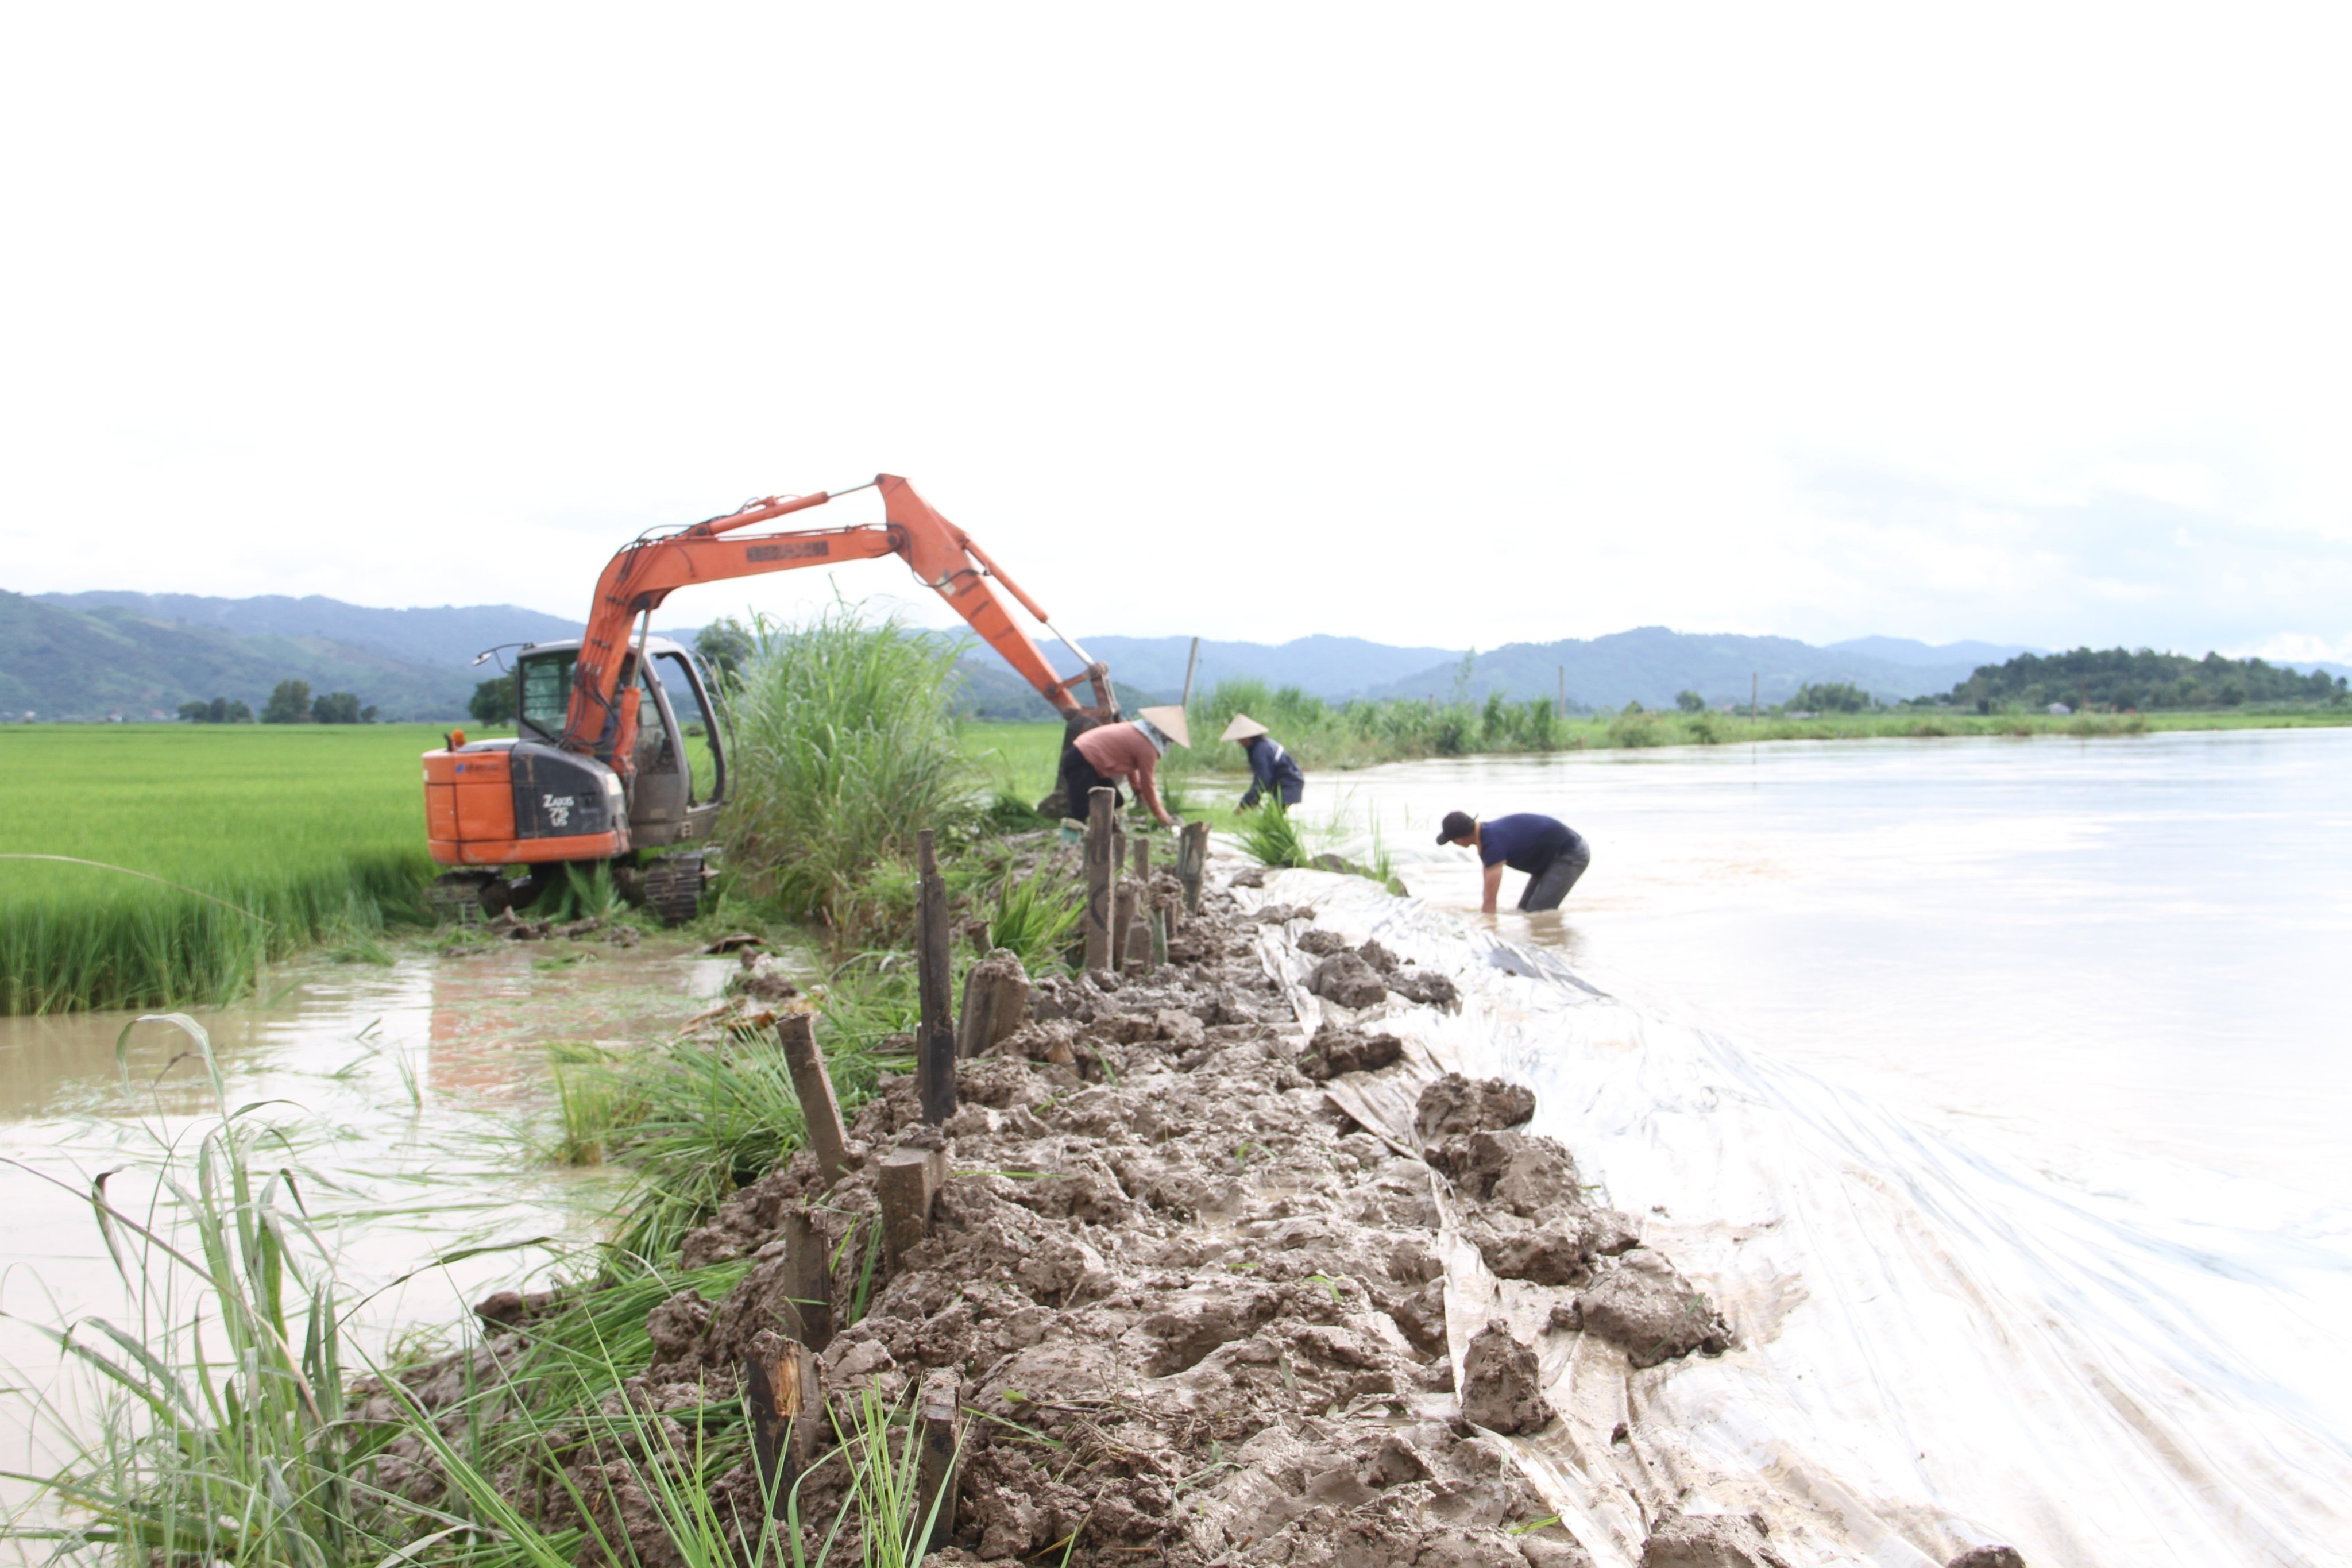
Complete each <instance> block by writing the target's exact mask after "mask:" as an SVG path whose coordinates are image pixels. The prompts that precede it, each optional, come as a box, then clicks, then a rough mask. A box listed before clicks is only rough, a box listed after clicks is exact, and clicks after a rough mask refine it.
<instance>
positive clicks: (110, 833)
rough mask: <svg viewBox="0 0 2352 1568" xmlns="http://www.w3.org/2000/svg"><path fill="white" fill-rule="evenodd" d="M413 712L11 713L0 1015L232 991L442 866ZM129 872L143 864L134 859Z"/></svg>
mask: <svg viewBox="0 0 2352 1568" xmlns="http://www.w3.org/2000/svg"><path fill="white" fill-rule="evenodd" d="M440 743H441V732H440V731H438V730H436V729H433V728H431V727H430V726H426V725H422V724H416V725H408V724H398V725H393V724H387V725H373V724H350V725H343V724H338V725H325V726H320V725H309V724H303V725H260V724H255V725H204V726H194V725H154V724H135V725H134V724H121V725H99V724H56V725H50V724H25V725H13V724H12V725H8V726H6V727H5V728H0V856H7V857H24V856H51V855H54V856H67V857H72V858H75V859H78V860H86V861H97V862H100V863H102V864H103V865H104V866H107V867H114V868H121V869H100V868H99V867H95V866H88V865H71V864H63V863H59V862H56V861H45V860H29V859H24V858H0V1013H33V1012H47V1011H57V1010H62V1009H73V1008H85V1007H135V1006H152V1005H163V1004H172V1003H184V1002H205V1001H220V1000H225V999H226V998H228V997H230V996H233V995H236V994H239V993H240V992H242V991H244V990H246V989H247V988H248V987H249V986H250V985H251V984H253V983H254V980H255V978H256V976H257V974H258V973H259V972H260V970H261V968H262V966H263V965H264V964H265V963H268V961H270V960H271V959H275V958H281V957H284V956H286V955H288V954H289V953H292V952H297V951H299V950H301V949H304V948H308V947H312V946H315V945H317V944H319V943H320V942H328V941H337V940H346V941H348V940H363V939H365V938H366V937H367V936H368V935H369V933H372V932H373V931H377V930H380V929H381V927H382V925H383V919H384V916H385V914H386V912H387V911H390V912H392V913H394V914H395V915H398V914H400V913H402V912H404V911H415V910H417V909H418V894H419V892H420V890H421V889H422V888H423V886H424V884H425V881H427V880H428V879H430V878H431V876H432V875H433V864H432V860H431V858H429V857H428V856H427V855H426V853H425V806H424V792H423V788H422V784H421V781H420V774H419V768H418V764H417V758H418V756H419V754H420V753H421V752H425V751H426V750H428V749H429V748H431V747H434V746H437V745H439V744H440ZM132 873H137V874H136V875H134V874H132Z"/></svg>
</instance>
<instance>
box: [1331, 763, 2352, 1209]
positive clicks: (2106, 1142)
mask: <svg viewBox="0 0 2352 1568" xmlns="http://www.w3.org/2000/svg"><path fill="white" fill-rule="evenodd" d="M1307 803H1308V805H1309V806H1310V807H1311V808H1312V811H1311V812H1310V816H1312V817H1313V818H1315V819H1316V820H1319V821H1324V822H1335V821H1336V823H1337V824H1338V825H1339V826H1340V828H1341V831H1342V837H1341V839H1340V842H1341V846H1342V847H1343V848H1345V849H1347V850H1349V852H1350V853H1354V854H1358V855H1361V854H1363V853H1364V852H1365V851H1366V849H1367V848H1368V847H1369V846H1370V839H1371V837H1372V830H1373V829H1374V828H1377V832H1378V836H1379V839H1380V841H1381V845H1382V846H1383V847H1385V848H1386V849H1387V851H1388V853H1389V854H1390V856H1391V858H1392V860H1393V862H1394V865H1395V868H1396V870H1397V872H1398V874H1399V875H1400V876H1402V878H1403V879H1404V880H1405V882H1406V884H1407V885H1408V886H1409V887H1410V888H1411V889H1412V891H1413V892H1414V893H1415V894H1416V895H1419V896H1422V897H1423V898H1426V899H1428V900H1430V901H1431V902H1432V903H1433V904H1434V905H1436V906H1438V907H1440V908H1444V909H1450V910H1458V911H1461V912H1464V913H1467V914H1471V915H1473V916H1474V917H1475V913H1476V910H1477V900H1478V888H1479V881H1478V869H1477V864H1476V861H1475V858H1474V857H1473V856H1472V855H1471V853H1470V852H1469V851H1467V850H1462V849H1454V848H1439V847H1436V846H1435V845H1434V844H1433V842H1432V841H1433V838H1434V837H1435V834H1436V825H1437V822H1438V820H1439V819H1440V818H1441V817H1442V816H1444V814H1445V813H1446V812H1447V811H1449V810H1454V809H1461V810H1465V811H1468V812H1471V813H1473V814H1474V815H1477V816H1500V815H1503V814H1505V813H1507V812H1512V811H1539V812H1543V813H1546V814H1548V815H1550V816H1557V817H1559V818H1560V819H1562V820H1563V821H1566V822H1568V823H1569V824H1570V825H1571V826H1574V827H1576V828H1577V829H1578V831H1580V832H1581V833H1582V834H1584V835H1585V837H1587V838H1588V839H1589V840H1590V841H1591V845H1592V867H1591V870H1590V871H1588V872H1587V873H1586V874H1585V877H1584V879H1583V880H1582V881H1581V882H1580V884H1579V885H1578V887H1577V889H1576V890H1575V891H1574V893H1572V894H1571V895H1570V898H1569V900H1568V902H1567V904H1566V905H1565V907H1564V908H1563V910H1561V911H1560V912H1559V913H1558V914H1554V915H1538V916H1527V915H1520V914H1517V913H1516V912H1515V911H1513V910H1511V908H1510V906H1511V904H1512V903H1513V902H1514V901H1515V900H1517V896H1518V890H1519V888H1520V887H1521V886H1522V885H1523V882H1524V879H1522V878H1520V877H1519V876H1517V874H1516V873H1510V874H1507V875H1506V878H1505V881H1504V888H1503V896H1502V900H1501V903H1502V906H1503V909H1502V912H1501V913H1499V914H1498V915H1496V917H1494V919H1493V922H1492V924H1493V928H1494V930H1495V931H1496V934H1497V935H1499V936H1501V937H1503V938H1504V939H1505V940H1507V941H1512V942H1526V943H1531V944H1535V945H1540V946H1545V947H1549V948H1552V949H1555V950H1557V951H1559V952H1560V953H1561V954H1562V956H1564V957H1565V958H1567V959H1568V960H1569V962H1570V963H1571V964H1572V965H1573V966H1574V967H1575V968H1576V970H1577V971H1578V973H1580V974H1582V975H1584V976H1585V977H1586V978H1587V979H1589V980H1591V981H1592V982H1593V983H1594V984H1598V985H1600V986H1601V987H1602V988H1603V989H1605V990H1608V991H1610V992H1612V994H1617V995H1620V996H1623V997H1625V998H1627V999H1628V1000H1630V1001H1633V1002H1635V1003H1637V1004H1639V1005H1642V1006H1643V1008H1644V1009H1645V1010H1647V1011H1650V1012H1652V1013H1654V1014H1658V1015H1661V1016H1667V1017H1671V1018H1675V1019H1678V1020H1681V1021H1685V1022H1690V1023H1695V1024H1697V1025H1700V1026H1704V1027H1706V1028H1707V1029H1709V1030H1712V1031H1714V1032H1716V1033H1717V1034H1720V1035H1723V1036H1726V1037H1731V1038H1734V1039H1738V1040H1739V1041H1742V1042H1743V1043H1745V1044H1748V1045H1751V1046H1755V1047H1761V1048H1763V1049H1766V1050H1768V1051H1769V1052H1771V1053H1772V1054H1773V1055H1775V1056H1777V1057H1779V1058H1782V1059H1784V1060H1787V1061H1790V1062H1791V1063H1793V1064H1795V1065H1798V1066H1801V1067H1803V1068H1810V1069H1811V1070H1814V1071H1817V1072H1820V1073H1822V1074H1824V1075H1825V1076H1828V1077H1830V1078H1832V1079H1836V1080H1838V1081H1841V1082H1843V1083H1846V1084H1849V1085H1851V1086H1853V1087H1856V1088H1860V1089H1864V1090H1865V1091H1867V1092H1869V1093H1871V1094H1873V1095H1874V1096H1877V1097H1879V1098H1881V1099H1884V1100H1887V1101H1889V1102H1891V1103H1893V1104H1895V1106H1897V1107H1898V1108H1900V1109H1902V1110H1905V1111H1906V1113H1909V1114H1913V1115H1916V1116H1921V1117H1925V1118H1927V1119H1929V1120H1931V1121H1935V1122H1937V1123H1938V1124H1939V1126H1940V1127H1941V1129H1942V1130H1944V1131H1956V1132H1958V1133H1960V1134H1962V1135H1963V1136H1965V1137H1966V1138H1968V1139H1969V1141H1971V1142H1979V1143H1986V1142H1990V1143H1992V1144H1995V1145H1998V1146H2000V1147H2003V1148H2005V1149H2008V1150H2011V1151H2022V1152H2030V1153H2031V1154H2032V1157H2033V1158H2034V1159H2035V1160H2036V1161H2037V1162H2039V1163H2042V1164H2044V1165H2046V1166H2056V1165H2065V1166H2068V1167H2069V1168H2071V1169H2073V1170H2074V1171H2075V1173H2076V1174H2077V1175H2078V1176H2079V1177H2080V1179H2083V1180H2086V1181H2096V1180H2098V1179H2100V1176H2099V1173H2101V1172H2102V1171H2105V1170H2107V1169H2109V1168H2110V1167H2111V1166H2112V1165H2113V1163H2115V1162H2116V1161H2119V1160H2120V1161H2133V1160H2160V1161H2164V1162H2168V1163H2173V1164H2175V1165H2177V1166H2179V1167H2180V1169H2181V1171H2183V1172H2187V1171H2189V1170H2193V1169H2206V1170H2210V1171H2213V1172H2215V1173H2223V1174H2227V1175H2229V1176H2231V1177H2236V1178H2245V1179H2252V1180H2256V1181H2260V1182H2263V1183H2266V1184H2276V1185H2277V1186H2279V1187H2281V1188H2284V1189H2288V1190H2290V1191H2291V1192H2293V1193H2294V1194H2303V1195H2305V1196H2306V1197H2308V1198H2310V1199H2315V1200H2317V1201H2319V1202H2320V1203H2322V1204H2324V1205H2326V1206H2329V1207H2338V1206H2341V1207H2344V1208H2347V1209H2352V1161H2347V1160H2346V1159H2345V1158H2344V1142H2343V1137H2344V1134H2343V1129H2344V1128H2345V1126H2346V1125H2347V1122H2352V1009H2347V1007H2346V1006H2345V1005H2344V1003H2343V1001H2342V1000H2341V998H2339V997H2338V996H2337V995H2336V984H2338V977H2339V976H2340V975H2341V973H2343V972H2342V971H2341V970H2339V969H2338V968H2337V965H2338V964H2339V963H2343V961H2344V954H2345V946H2346V939H2347V936H2352V832H2347V828H2352V730H2293V731H2223V732H2210V733H2177V734H2162V735H2148V736H2136V737H2118V738H2113V739H2100V740H2091V741H2074V740H2065V739H2059V738H2054V737H2036V738H2033V739H2031V740H2009V739H1983V740H1960V739H1954V740H1940V741H1861V742H1781V743H1777V744H1765V745H1757V746H1753V747H1748V746H1725V747H1720V748H1674V749H1661V750H1655V751H1637V752H1586V753H1574V752H1571V753H1566V754H1560V755H1554V756H1547V757H1530V758H1475V759H1465V760H1460V761H1437V762H1424V763H1402V764H1396V765H1391V766H1388V767H1381V768H1374V769H1369V770H1366V771H1363V772H1360V773H1338V774H1331V775H1328V776H1317V777H1314V778H1312V779H1311V780H1310V781H1309V794H1308V796H1307ZM2280 1196H2281V1197H2282V1199H2283V1200H2284V1199H2285V1198H2286V1194H2284V1193H2283V1194H2280ZM2287 1201H2292V1200H2287Z"/></svg>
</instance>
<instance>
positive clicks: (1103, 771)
mask: <svg viewBox="0 0 2352 1568" xmlns="http://www.w3.org/2000/svg"><path fill="white" fill-rule="evenodd" d="M1191 744H1192V728H1191V726H1189V725H1188V724H1186V723H1185V722H1184V710H1182V709H1181V708H1143V709H1139V710H1137V711H1136V715H1135V717H1134V718H1133V719H1132V720H1130V721H1128V722H1127V723H1124V724H1097V725H1096V726H1095V727H1094V728H1093V729H1091V730H1088V731H1087V732H1086V733H1084V734H1082V735H1080V736H1079V737H1078V738H1077V739H1076V740H1075V741H1072V742H1070V747H1069V750H1068V751H1067V752H1064V753H1063V757H1062V787H1063V789H1064V790H1065V791H1066V792H1067V794H1068V795H1069V801H1070V815H1071V816H1074V817H1076V818H1077V819H1078V820H1079V821H1081V822H1083V821H1085V820H1086V816H1087V803H1088V802H1089V800H1090V799H1091V798H1092V795H1093V792H1094V791H1096V790H1098V789H1109V790H1112V791H1117V790H1118V786H1119V785H1120V784H1129V783H1131V784H1134V786H1135V796H1136V798H1137V799H1138V800H1140V801H1141V802H1143V804H1144V805H1148V806H1150V808H1151V815H1152V816H1154V817H1156V818H1157V819H1158V820H1159V822H1160V826H1163V827H1173V826H1176V819H1175V818H1174V817H1172V816H1169V815H1168V808H1167V807H1166V806H1164V805H1160V783H1159V772H1160V758H1162V757H1164V756H1166V755H1167V754H1168V748H1169V747H1171V746H1189V745H1191Z"/></svg>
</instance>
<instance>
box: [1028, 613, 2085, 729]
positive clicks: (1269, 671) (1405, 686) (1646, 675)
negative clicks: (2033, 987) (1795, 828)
mask: <svg viewBox="0 0 2352 1568" xmlns="http://www.w3.org/2000/svg"><path fill="white" fill-rule="evenodd" d="M1078 641H1079V643H1080V644H1081V645H1082V646H1083V647H1085V648H1086V649H1087V652H1089V653H1091V654H1093V655H1094V656H1095V657H1096V658H1100V659H1103V660H1106V661H1107V662H1108V663H1109V665H1110V667H1111V668H1113V669H1114V670H1116V671H1118V674H1119V676H1120V677H1121V678H1122V679H1129V680H1132V681H1134V682H1135V683H1136V684H1137V685H1139V686H1145V687H1150V688H1151V689H1154V690H1157V691H1160V692H1165V693H1168V694H1170V695H1171V696H1172V695H1173V694H1174V693H1176V692H1178V691H1180V690H1181V689H1182V687H1183V681H1184V660H1185V658H1186V655H1187V654H1188V653H1189V651H1190V650H1191V647H1192V639H1191V638H1189V637H1081V638H1079V639H1078ZM2035 651H2039V650H2037V649H2030V648H2027V647H2023V646H2022V645H2016V644H2002V643H1987V642H1958V643H1946V644H1944V645H1942V646H1940V647H1935V646H1930V645H1929V644H1927V643H1923V642H1918V641H1915V640H1913V639H1911V638H1908V637H1856V638H1853V639H1852V640H1851V641H1848V642H1842V643H1832V644H1831V645H1830V646H1829V647H1814V646H1813V645H1812V644H1811V643H1801V642H1798V641H1796V640H1795V639H1794V638H1791V637H1734V636H1730V635H1727V634H1713V633H1693V632H1676V631H1669V630H1667V629H1666V628H1665V627H1664V626H1643V627H1640V628H1638V629H1636V630H1633V631H1630V632H1615V633H1612V634H1611V635H1610V636H1608V637H1591V638H1582V637H1570V638H1566V639H1563V640H1561V641H1559V642H1549V643H1508V644H1506V645H1505V646H1503V647H1498V648H1495V649H1493V650H1491V651H1489V652H1486V653H1481V654H1479V655H1477V656H1476V657H1475V658H1473V659H1472V660H1471V661H1470V663H1469V665H1468V667H1467V668H1466V669H1465V666H1464V662H1463V661H1464V658H1465V655H1467V653H1468V652H1469V650H1468V649H1465V648H1440V647H1390V646H1388V645H1387V644H1383V643H1374V642H1366V641H1364V640H1363V639H1361V638H1360V637H1301V638H1299V639H1298V640H1297V641H1296V642H1288V643H1281V644H1274V645H1269V644H1265V643H1241V642H1209V641H1203V642H1202V644H1201V658H1200V668H1199V669H1198V671H1197V672H1196V673H1195V675H1194V678H1193V686H1194V689H1195V690H1196V691H1207V690H1209V689H1211V688H1213V687H1214V686H1215V685H1216V683H1217V682H1218V681H1220V680H1228V679H1255V680H1263V681H1265V683H1266V684H1267V685H1269V686H1297V687H1299V688H1301V689H1304V690H1307V691H1308V692H1311V693H1313V694H1314V695H1316V696H1318V697H1320V698H1323V699H1324V700H1327V701H1341V700H1346V699H1348V698H1350V697H1437V698H1448V697H1452V696H1453V695H1454V692H1455V691H1456V689H1457V688H1458V689H1460V690H1461V691H1462V693H1463V694H1465V695H1466V696H1468V697H1470V698H1472V699H1473V700H1479V701H1483V700H1486V696H1487V694H1488V693H1489V692H1493V691H1497V690H1499V691H1501V692H1502V693H1503V695H1504V696H1505V697H1507V698H1509V699H1511V700H1524V699H1527V698H1530V697H1553V698H1557V697H1558V696H1559V695H1560V691H1561V689H1562V686H1563V684H1564V685H1565V687H1566V690H1567V696H1568V700H1569V702H1570V705H1571V706H1573V707H1578V708H1587V709H1590V708H1621V707H1622V706H1624V705H1625V704H1626V703H1627V702H1629V701H1633V702H1640V703H1642V704H1643V706H1645V707H1651V708H1659V707H1672V706H1673V705H1674V700H1675V694H1676V693H1678V692H1681V691H1685V690H1695V691H1696V692H1697V693H1698V694H1699V695H1700V696H1701V697H1704V698H1706V700H1707V701H1708V702H1710V703H1723V702H1746V701H1747V700H1748V696H1749V692H1750V689H1751V686H1750V682H1751V678H1752V679H1753V689H1754V691H1755V693H1756V695H1757V696H1758V697H1759V699H1760V700H1763V701H1765V702H1778V701H1782V700H1786V699H1788V698H1789V697H1790V696H1793V695H1794V694H1795V692H1796V690H1797V689H1798V688H1799V687H1801V686H1803V685H1805V684H1806V683H1807V682H1822V681H1852V682H1853V683H1854V684H1855V685H1858V686H1861V687H1863V688H1864V689H1867V690H1869V691H1871V692H1872V693H1874V695H1876V696H1877V697H1879V698H1881V699H1882V700H1897V699H1900V698H1905V697H1917V696H1921V695H1923V694H1925V693H1927V692H1931V691H1948V690H1950V689H1952V688H1953V687H1954V686H1957V685H1958V684H1959V683H1960V682H1961V681H1963V680H1966V679H1968V678H1969V675H1970V674H1971V673H1973V672H1974V671H1975V669H1976V668H1977V666H1979V665H1980V664H1998V663H2000V661H2001V660H2003V659H2006V658H2012V657H2014V656H2015V655H2017V654H2020V653H2027V652H2035ZM1049 656H1050V657H1051V658H1053V659H1054V662H1055V668H1056V670H1057V672H1058V673H1061V674H1065V675H1066V674H1069V673H1070V672H1072V671H1073V670H1075V669H1076V668H1077V660H1076V658H1072V657H1071V656H1070V655H1069V654H1068V653H1067V652H1066V651H1065V650H1063V649H1061V648H1058V647H1057V648H1054V649H1051V650H1049Z"/></svg>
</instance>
